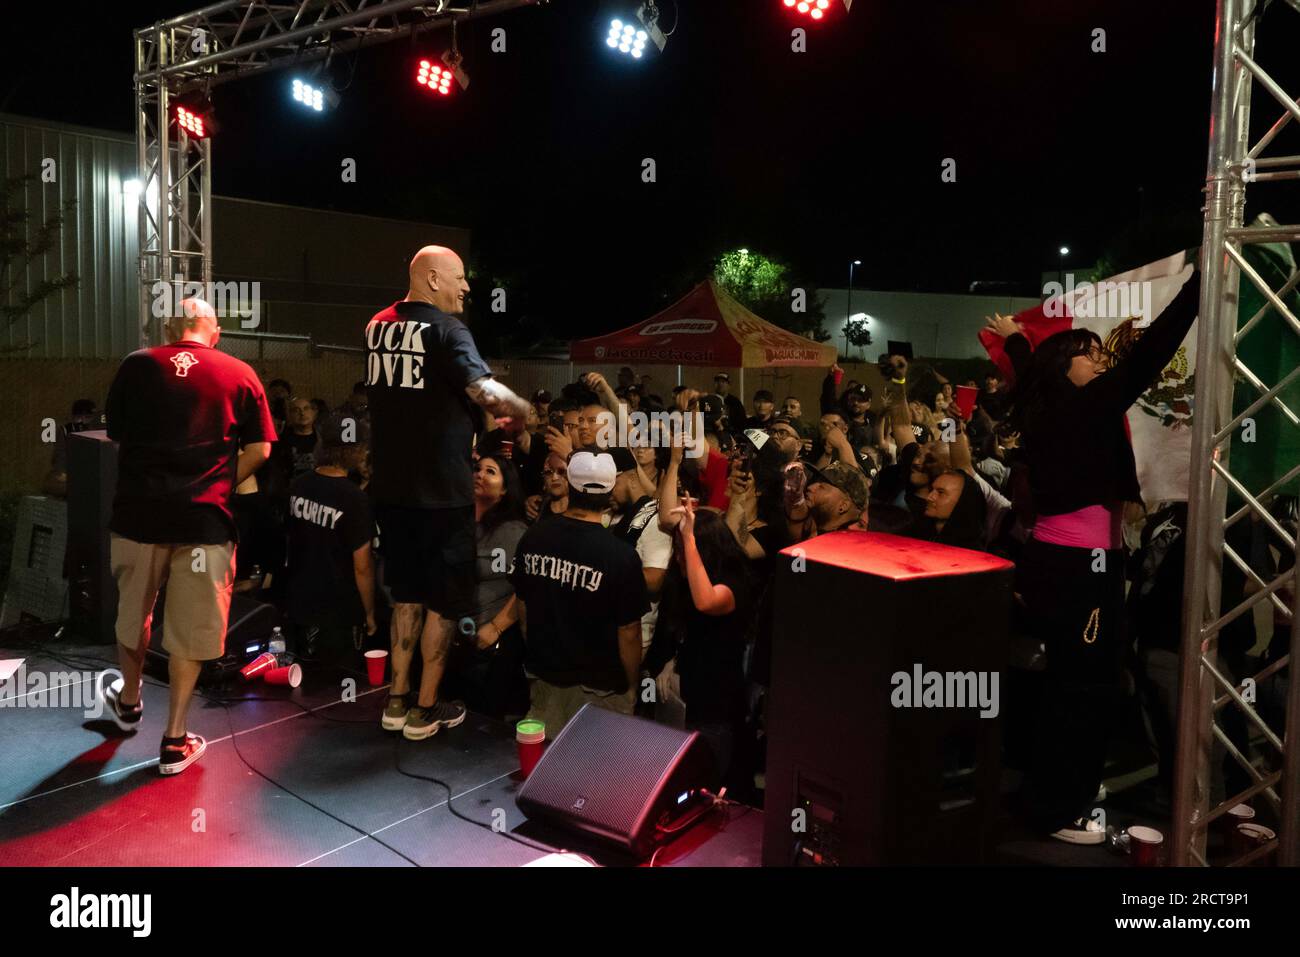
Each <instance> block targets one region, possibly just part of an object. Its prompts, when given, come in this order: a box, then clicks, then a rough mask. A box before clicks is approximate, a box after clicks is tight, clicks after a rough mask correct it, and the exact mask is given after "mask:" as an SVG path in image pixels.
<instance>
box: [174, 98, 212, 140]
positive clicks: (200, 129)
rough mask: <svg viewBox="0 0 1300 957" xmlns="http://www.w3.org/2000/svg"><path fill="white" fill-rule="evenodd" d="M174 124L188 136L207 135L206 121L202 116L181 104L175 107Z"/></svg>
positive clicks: (200, 136)
mask: <svg viewBox="0 0 1300 957" xmlns="http://www.w3.org/2000/svg"><path fill="white" fill-rule="evenodd" d="M176 125H177V126H179V127H180V128H181V129H183V130H184V131H185V132H186V133H188V134H189V135H190V136H192V137H195V138H198V139H202V138H203V137H205V136H207V135H208V127H207V123H206V122H205V121H204V119H203V117H202V116H201V115H199V114H198V113H195V112H194V111H192V110H188V109H186V108H185V107H183V106H178V107H176Z"/></svg>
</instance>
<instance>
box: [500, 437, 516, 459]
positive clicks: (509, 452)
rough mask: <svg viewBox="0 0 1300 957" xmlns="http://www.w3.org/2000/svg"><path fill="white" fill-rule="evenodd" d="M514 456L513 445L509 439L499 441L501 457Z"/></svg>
mask: <svg viewBox="0 0 1300 957" xmlns="http://www.w3.org/2000/svg"><path fill="white" fill-rule="evenodd" d="M514 454H515V443H514V442H513V441H511V440H510V439H502V440H501V455H502V456H504V457H505V458H513V457H514Z"/></svg>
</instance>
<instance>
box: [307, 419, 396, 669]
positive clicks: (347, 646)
mask: <svg viewBox="0 0 1300 957" xmlns="http://www.w3.org/2000/svg"><path fill="white" fill-rule="evenodd" d="M365 439H366V436H365V427H364V424H363V423H358V422H357V421H356V420H355V419H353V418H352V417H350V416H347V417H344V418H343V419H333V420H330V421H328V422H326V423H325V424H324V425H323V426H322V427H321V429H320V446H319V448H318V449H317V452H316V456H317V461H318V463H319V464H318V465H317V466H316V468H315V469H314V470H313V471H312V472H309V473H308V474H307V475H303V476H301V477H300V478H298V479H296V480H295V481H294V483H293V485H292V486H290V489H289V553H288V563H287V564H288V568H287V573H288V588H287V589H286V596H287V603H286V611H287V612H288V616H289V620H290V622H292V624H293V625H294V631H295V636H294V637H295V639H296V641H295V643H296V648H295V650H296V651H298V653H300V654H303V655H305V656H307V657H308V658H317V657H325V658H331V659H342V658H346V657H349V656H355V652H356V651H357V650H359V648H357V647H356V646H354V644H353V639H354V633H353V632H354V629H355V628H357V627H358V626H360V625H361V624H362V622H364V623H365V628H366V634H367V635H373V634H374V633H375V631H376V624H375V573H374V564H373V561H372V557H371V553H370V543H371V540H372V539H373V538H374V536H375V525H374V521H373V520H372V518H371V515H370V501H369V499H368V498H367V496H366V493H365V492H363V491H361V489H360V488H359V487H358V486H357V485H356V483H355V482H353V481H352V480H351V479H349V478H348V471H349V470H351V469H354V468H356V467H357V466H358V465H359V464H360V462H361V460H362V459H363V458H364V457H365V454H366V441H365Z"/></svg>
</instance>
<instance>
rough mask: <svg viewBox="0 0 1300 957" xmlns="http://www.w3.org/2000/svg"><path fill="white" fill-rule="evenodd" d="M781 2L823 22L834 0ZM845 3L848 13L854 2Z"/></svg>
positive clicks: (846, 0) (783, 0)
mask: <svg viewBox="0 0 1300 957" xmlns="http://www.w3.org/2000/svg"><path fill="white" fill-rule="evenodd" d="M781 2H782V3H783V4H784V5H785V6H786V7H788V8H791V9H794V10H797V11H798V12H799V13H802V14H803V15H804V16H806V17H808V18H810V19H812V20H822V19H824V18H825V17H826V14H827V13H828V12H829V11H830V8H831V2H832V0H781ZM843 2H844V9H845V11H846V12H847V10H848V9H849V4H850V3H851V2H852V0H843Z"/></svg>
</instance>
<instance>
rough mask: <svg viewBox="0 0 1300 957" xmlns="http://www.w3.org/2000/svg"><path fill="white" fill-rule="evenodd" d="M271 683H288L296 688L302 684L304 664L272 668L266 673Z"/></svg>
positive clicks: (267, 681) (267, 680)
mask: <svg viewBox="0 0 1300 957" xmlns="http://www.w3.org/2000/svg"><path fill="white" fill-rule="evenodd" d="M264 678H265V680H266V683H267V684H269V685H288V686H289V687H290V688H296V687H298V686H299V685H300V684H302V665H300V664H296V663H295V664H292V665H289V666H288V667H286V668H272V669H271V670H270V671H268V672H266V674H265V675H264Z"/></svg>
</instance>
